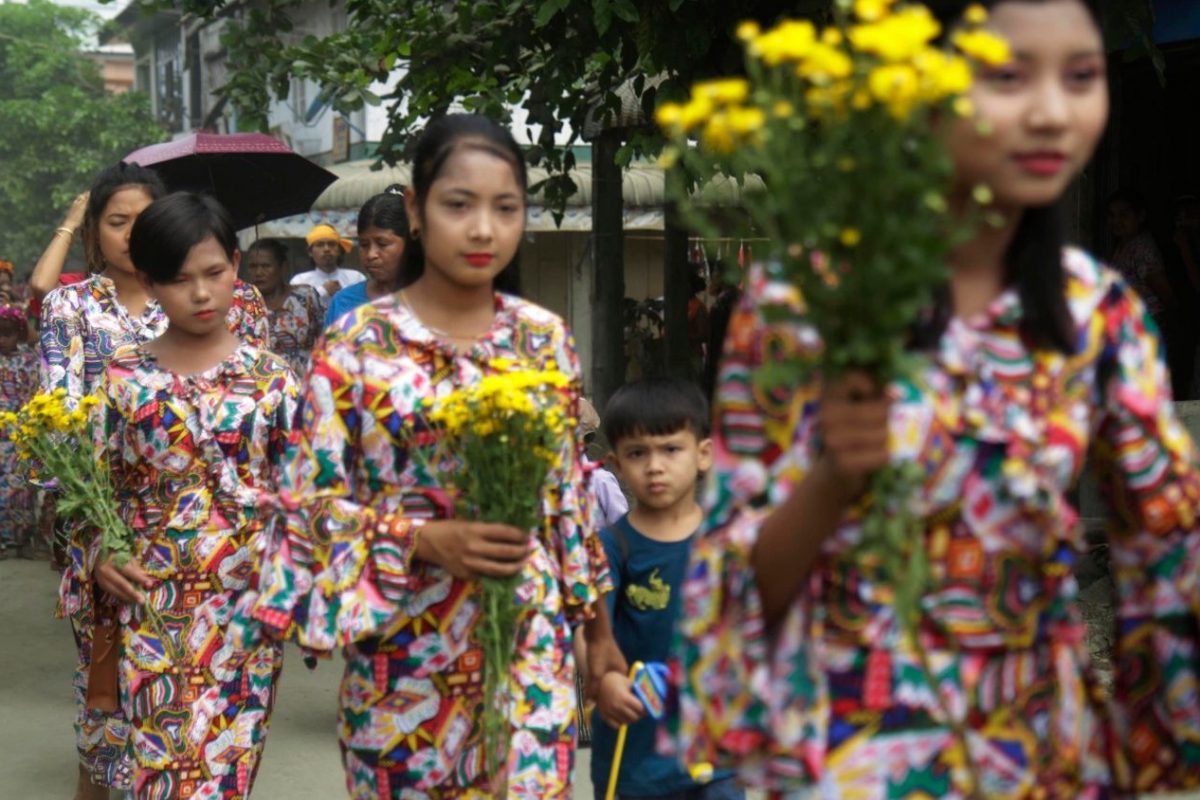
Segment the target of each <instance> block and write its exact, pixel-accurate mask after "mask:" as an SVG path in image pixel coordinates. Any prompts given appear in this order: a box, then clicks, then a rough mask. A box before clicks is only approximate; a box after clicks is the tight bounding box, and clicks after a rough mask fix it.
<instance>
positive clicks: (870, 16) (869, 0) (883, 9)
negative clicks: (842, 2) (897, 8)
mask: <svg viewBox="0 0 1200 800" xmlns="http://www.w3.org/2000/svg"><path fill="white" fill-rule="evenodd" d="M892 2H893V0H854V15H855V16H856V17H858V18H859V19H861V20H862V21H863V22H876V21H877V20H879V19H881V18H882V17H884V16H885V15H886V14H887V13H888V11H889V9H890V8H891V5H892Z"/></svg>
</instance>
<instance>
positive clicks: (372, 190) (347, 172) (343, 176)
mask: <svg viewBox="0 0 1200 800" xmlns="http://www.w3.org/2000/svg"><path fill="white" fill-rule="evenodd" d="M374 163H375V162H374V161H373V160H371V159H365V160H362V161H348V162H346V163H344V164H334V165H332V166H330V167H328V169H329V170H330V171H331V172H333V173H334V174H335V175H337V176H338V179H337V180H336V181H334V182H333V183H332V184H330V185H329V188H327V189H326V190H325V191H324V192H323V193H322V194H321V196H320V197H318V198H317V200H316V202H315V203H313V211H322V210H326V209H346V208H353V209H357V208H358V207H360V206H361V205H362V204H363V203H365V202H366V201H367V200H368V198H370V197H372V196H373V195H376V194H379V193H380V192H382V191H384V190H385V189H387V188H388V187H389V186H391V185H392V184H395V183H398V184H401V185H402V186H408V185H409V183H410V182H411V175H412V171H411V168H410V166H409V165H408V164H397V165H396V166H394V167H388V166H385V167H383V169H379V170H373V169H371V165H372V164H374ZM546 175H547V173H546V170H544V169H541V168H538V167H532V168H530V170H529V183H530V185H534V184H536V183H537V182H538V181H542V180H545V178H546ZM571 180H573V181H574V182H575V187H576V192H575V194H573V195H571V197H570V198H569V199H568V200H567V207H568V208H588V207H590V206H591V204H592V167H591V165H590V164H581V165H579V166H577V167H576V168H575V169H573V170H572V171H571ZM761 185H762V182H761V181H759V180H758V179H757V178H754V177H751V178H750V179H749V181H747V184H746V188H751V189H753V188H755V187H759V186H761ZM742 190H743V187H740V186H738V184H737V182H736V181H734V180H732V179H730V178H726V177H724V176H718V177H717V178H714V179H713V180H712V181H710V182H709V183H708V184H707V185H705V186H704V187H703V189H702V190H701V192H700V196H701V198H702V200H703V201H704V202H705V203H709V204H712V205H737V204H738V203H739V202H740V201H741V196H742ZM621 192H622V194H623V196H624V199H625V208H627V209H630V208H655V209H657V208H660V207H661V206H662V204H663V200H664V192H665V181H664V176H663V171H662V168H661V167H658V166H657V165H651V164H640V165H635V166H632V167H629V168H628V169H626V170H625V171H624V173H623V178H622V181H621ZM539 199H540V198H538V197H537V196H536V195H535V196H534V197H532V198H531V201H532V202H534V203H537V202H538V201H539Z"/></svg>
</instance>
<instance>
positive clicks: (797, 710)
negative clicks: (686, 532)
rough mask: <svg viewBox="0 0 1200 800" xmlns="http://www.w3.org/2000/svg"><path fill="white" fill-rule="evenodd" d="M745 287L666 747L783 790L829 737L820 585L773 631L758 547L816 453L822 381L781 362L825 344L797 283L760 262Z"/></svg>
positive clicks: (806, 769)
mask: <svg viewBox="0 0 1200 800" xmlns="http://www.w3.org/2000/svg"><path fill="white" fill-rule="evenodd" d="M746 286H747V289H746V292H745V295H744V296H743V297H742V299H741V301H740V304H739V306H738V308H737V309H736V311H735V312H734V313H733V315H732V317H731V319H730V323H729V332H728V335H727V337H726V344H725V352H724V356H723V359H722V362H721V367H720V371H719V373H718V387H717V394H716V399H715V403H714V430H713V443H714V467H713V469H712V471H711V473H710V476H709V480H708V483H707V485H706V487H705V499H704V506H705V509H706V519H705V522H704V525H703V528H702V530H701V532H700V535H699V536H698V537H697V538H696V541H695V544H694V546H693V549H692V553H691V558H690V561H689V565H688V570H687V573H686V577H685V580H684V584H683V593H682V597H683V610H682V614H681V618H680V622H679V625H678V627H677V631H676V638H675V646H674V648H673V659H672V663H671V670H672V680H673V682H674V684H675V686H676V688H677V689H678V691H677V692H676V693H674V694H675V695H676V702H678V709H677V713H676V714H673V715H671V718H670V719H671V721H670V724H669V726H668V728H669V734H670V736H669V741H667V742H664V743H663V744H665V745H667V746H668V747H667V749H675V750H676V752H677V753H678V754H679V755H680V756H681V757H682V758H683V760H684V762H685V763H689V764H696V763H704V762H707V763H711V764H714V765H716V766H718V767H736V768H737V769H738V771H739V773H740V775H741V777H742V778H744V779H746V780H748V781H749V782H751V783H756V784H762V785H767V786H787V785H795V784H796V783H807V782H810V781H811V780H812V779H813V776H814V771H815V768H816V766H817V764H818V763H819V760H820V758H821V755H822V754H821V753H820V751H819V748H820V747H822V746H823V743H824V741H825V737H824V735H823V733H822V729H821V726H822V725H824V724H825V723H824V720H825V719H826V714H825V708H826V706H827V703H826V697H827V695H826V692H825V689H824V685H823V670H821V669H820V668H819V663H818V661H819V656H818V653H817V651H816V650H815V647H814V641H816V640H817V639H818V638H819V637H816V636H815V635H814V626H815V625H816V624H818V621H817V620H815V619H814V611H815V610H814V608H813V607H812V605H811V602H810V599H809V598H810V597H812V596H813V594H815V591H801V592H799V593H798V594H797V598H796V600H795V602H794V604H793V606H792V608H791V609H790V610H789V612H788V614H787V615H786V617H785V619H784V621H783V622H782V623H781V624H780V625H779V626H778V627H777V628H776V629H775V630H772V631H768V630H767V628H766V625H765V622H764V618H763V614H762V601H761V598H760V596H759V593H758V588H757V584H756V580H755V574H754V568H753V564H752V559H751V554H752V552H753V549H754V546H755V543H756V542H757V540H758V534H759V530H760V527H761V525H762V523H763V521H764V520H765V519H766V517H767V516H768V515H769V514H770V513H771V511H772V510H774V509H775V508H776V507H778V506H779V505H780V504H782V503H783V502H784V501H785V500H786V499H787V498H788V497H789V496H790V495H791V493H792V490H793V489H794V488H795V487H796V486H797V484H798V483H799V482H800V480H801V478H802V477H803V476H804V474H805V473H806V471H807V470H808V468H809V465H810V463H811V461H812V458H813V454H814V452H815V441H814V437H813V431H814V427H813V421H814V418H815V411H816V398H817V390H816V387H815V385H806V384H802V383H801V382H800V379H799V377H798V376H797V374H796V372H795V371H794V370H787V369H779V368H776V365H786V364H795V363H796V362H797V361H798V360H800V359H815V358H816V357H817V356H818V355H819V353H820V345H819V341H818V339H817V337H816V335H815V333H814V332H813V331H812V329H811V328H809V327H808V326H806V325H805V324H803V322H802V314H801V312H802V307H801V302H800V298H799V296H798V294H797V292H796V290H795V289H794V288H792V287H791V286H790V285H788V284H786V283H785V282H783V281H781V280H776V279H774V278H773V277H772V276H771V275H770V274H769V273H768V272H767V271H766V269H765V268H759V267H756V268H754V269H753V270H752V271H751V274H750V275H749V276H748V278H747V284H746ZM814 580H815V578H814ZM789 782H790V783H789Z"/></svg>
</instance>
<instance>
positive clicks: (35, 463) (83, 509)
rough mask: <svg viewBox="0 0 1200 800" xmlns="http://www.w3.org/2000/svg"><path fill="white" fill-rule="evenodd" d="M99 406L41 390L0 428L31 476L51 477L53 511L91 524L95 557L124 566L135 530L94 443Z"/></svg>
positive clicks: (0, 416)
mask: <svg viewBox="0 0 1200 800" xmlns="http://www.w3.org/2000/svg"><path fill="white" fill-rule="evenodd" d="M99 406H100V399H99V398H97V397H94V396H88V397H84V398H83V399H81V400H80V401H79V402H78V404H76V405H75V407H74V408H71V406H70V404H69V403H68V401H67V393H66V391H64V390H63V389H61V388H60V389H55V390H54V391H53V392H42V393H39V394H37V395H34V397H33V398H32V399H31V400H30V401H29V402H28V403H26V404H25V405H24V406H22V407H21V409H20V410H19V411H16V412H12V411H6V412H3V413H0V431H3V434H4V435H6V436H7V437H8V438H9V439H11V440H12V441H13V443H14V444H15V445H16V447H17V454H18V458H19V459H20V460H21V461H22V462H24V463H25V464H27V465H28V469H29V478H30V479H31V480H39V481H47V482H49V481H53V483H54V486H55V493H56V496H57V509H58V512H59V513H60V514H62V515H63V516H65V517H70V518H72V519H76V520H79V521H80V522H82V523H83V524H85V525H86V526H88V528H92V529H95V531H96V533H97V535H98V536H99V537H100V560H101V561H104V560H107V559H109V558H112V559H113V560H114V562H115V563H116V564H117V566H123V565H124V564H125V563H127V562H128V561H129V560H130V559H131V558H133V544H134V533H133V529H132V528H130V527H129V525H128V524H127V523H126V522H125V520H124V519H122V517H121V512H120V510H119V509H118V508H117V503H116V494H115V492H114V490H113V484H112V477H111V475H110V474H109V470H108V461H107V459H106V458H105V454H104V452H102V451H98V450H97V449H96V447H95V442H96V441H97V438H96V436H95V426H96V425H100V424H102V421H101V420H99V419H97V418H96V414H95V413H94V412H95V409H97V408H98V407H99ZM146 613H147V619H148V621H149V622H150V624H151V625H152V626H153V627H154V629H155V632H156V634H157V635H158V636H159V638H160V639H161V640H162V645H163V651H164V653H166V654H168V656H169V657H172V658H173V657H174V649H173V647H172V640H171V639H170V638H168V637H167V635H166V633H165V630H166V629H165V627H164V626H163V624H162V619H161V617H160V615H159V614H158V613H157V612H156V611H155V610H154V609H153V608H150V607H149V606H147V607H146Z"/></svg>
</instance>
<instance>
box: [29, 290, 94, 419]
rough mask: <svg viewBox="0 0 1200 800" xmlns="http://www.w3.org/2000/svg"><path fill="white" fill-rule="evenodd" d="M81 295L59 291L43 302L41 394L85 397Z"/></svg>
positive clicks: (51, 293)
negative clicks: (59, 391) (64, 392)
mask: <svg viewBox="0 0 1200 800" xmlns="http://www.w3.org/2000/svg"><path fill="white" fill-rule="evenodd" d="M83 312H84V310H83V307H82V305H81V303H80V295H79V292H78V291H77V290H76V289H75V288H73V287H69V286H63V287H59V288H58V289H55V290H54V291H52V292H50V294H48V295H46V299H45V300H44V301H43V302H42V325H41V331H40V333H39V336H40V342H41V360H42V364H41V384H42V391H45V392H52V391H54V390H55V389H65V390H66V392H67V397H69V398H73V399H78V398H80V397H82V396H83V386H84V380H83V366H84V365H83V336H84V332H83V318H84V313H83Z"/></svg>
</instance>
